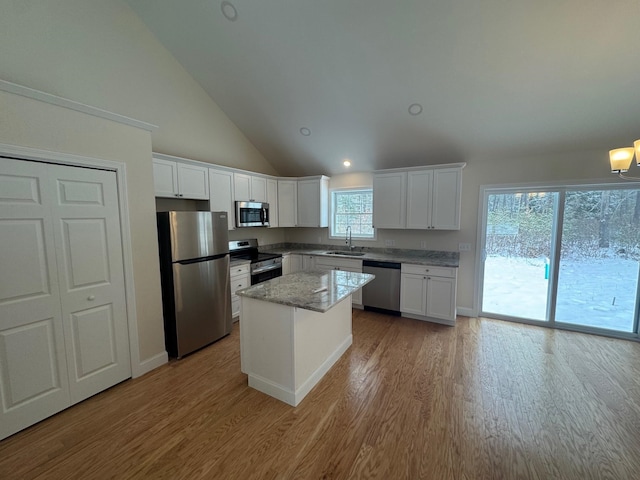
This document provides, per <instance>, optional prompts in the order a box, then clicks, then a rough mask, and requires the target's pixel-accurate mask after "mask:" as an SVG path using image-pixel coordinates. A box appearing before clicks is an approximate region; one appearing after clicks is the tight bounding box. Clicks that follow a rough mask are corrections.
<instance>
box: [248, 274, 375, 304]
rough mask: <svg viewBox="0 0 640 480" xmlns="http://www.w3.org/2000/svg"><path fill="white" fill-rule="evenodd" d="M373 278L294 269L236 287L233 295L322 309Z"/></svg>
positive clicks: (372, 276)
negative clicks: (269, 278)
mask: <svg viewBox="0 0 640 480" xmlns="http://www.w3.org/2000/svg"><path fill="white" fill-rule="evenodd" d="M374 278H375V275H371V274H368V273H357V272H347V271H344V270H331V271H328V272H324V271H308V272H297V273H292V274H289V275H284V276H282V277H277V278H273V279H271V280H267V281H266V282H262V283H258V284H256V285H252V286H251V287H248V288H245V289H242V290H238V291H236V295H240V296H244V297H249V298H254V299H256V300H263V301H265V302H271V303H279V304H281V305H288V306H290V307H299V308H304V309H305V310H312V311H314V312H321V313H324V312H326V311H327V310H329V309H330V308H331V307H333V306H334V305H336V304H337V303H339V302H340V301H341V300H343V299H344V298H346V297H347V296H348V295H351V294H352V293H353V292H355V291H357V290H358V289H359V288H362V287H363V286H364V285H366V284H367V283H369V282H370V281H372V280H373V279H374Z"/></svg>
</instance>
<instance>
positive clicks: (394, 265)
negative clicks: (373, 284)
mask: <svg viewBox="0 0 640 480" xmlns="http://www.w3.org/2000/svg"><path fill="white" fill-rule="evenodd" d="M362 266H363V267H374V268H392V269H394V270H400V263H396V262H378V261H375V260H363V261H362Z"/></svg>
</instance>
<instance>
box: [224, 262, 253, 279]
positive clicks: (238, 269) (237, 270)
mask: <svg viewBox="0 0 640 480" xmlns="http://www.w3.org/2000/svg"><path fill="white" fill-rule="evenodd" d="M229 273H230V275H231V278H233V277H234V276H235V275H244V274H246V273H249V264H248V263H245V264H244V265H243V264H240V265H231V268H230V269H229Z"/></svg>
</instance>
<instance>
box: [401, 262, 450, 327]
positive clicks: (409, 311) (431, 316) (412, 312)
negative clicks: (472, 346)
mask: <svg viewBox="0 0 640 480" xmlns="http://www.w3.org/2000/svg"><path fill="white" fill-rule="evenodd" d="M456 280H457V269H456V268H451V267H432V266H429V265H412V264H405V263H403V264H402V276H401V280H400V311H401V312H402V315H403V316H405V317H411V318H417V319H419V320H428V321H432V322H437V323H444V324H446V325H454V324H455V321H456V284H457V281H456Z"/></svg>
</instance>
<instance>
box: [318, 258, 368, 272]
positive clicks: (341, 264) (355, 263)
mask: <svg viewBox="0 0 640 480" xmlns="http://www.w3.org/2000/svg"><path fill="white" fill-rule="evenodd" d="M320 266H322V267H328V268H327V269H328V270H333V269H334V268H335V267H338V268H339V269H340V270H347V271H350V272H362V260H355V259H352V258H330V257H323V256H317V257H316V267H320Z"/></svg>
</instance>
